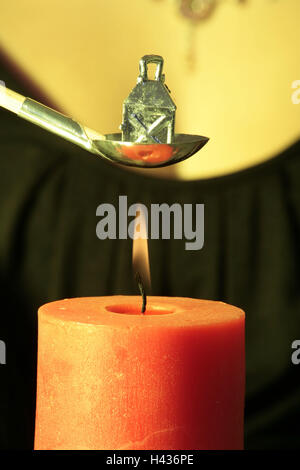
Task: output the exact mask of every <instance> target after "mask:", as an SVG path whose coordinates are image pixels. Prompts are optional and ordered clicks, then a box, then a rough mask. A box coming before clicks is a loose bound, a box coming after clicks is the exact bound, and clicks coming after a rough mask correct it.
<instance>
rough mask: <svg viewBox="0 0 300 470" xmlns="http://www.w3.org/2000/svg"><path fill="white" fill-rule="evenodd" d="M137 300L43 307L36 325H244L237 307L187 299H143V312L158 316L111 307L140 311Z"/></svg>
mask: <svg viewBox="0 0 300 470" xmlns="http://www.w3.org/2000/svg"><path fill="white" fill-rule="evenodd" d="M141 304H142V301H141V297H140V296H121V295H114V296H103V297H100V296H99V297H75V298H69V299H62V300H56V301H53V302H49V303H46V304H44V305H42V306H41V307H40V308H39V311H38V315H39V321H41V320H43V321H48V322H60V321H61V322H63V323H64V324H66V323H68V324H80V325H86V326H91V325H94V326H97V327H104V326H109V327H116V328H128V327H129V328H132V327H155V326H159V327H160V328H161V327H164V326H165V327H169V328H170V327H178V326H180V327H189V326H193V327H197V326H199V327H205V326H207V327H208V326H215V325H220V324H230V323H234V322H237V321H238V322H240V321H244V317H245V313H244V311H243V310H242V309H240V308H239V307H235V306H233V305H230V304H227V303H224V302H221V301H215V300H204V299H193V298H189V297H159V296H148V297H147V309H150V310H151V309H152V310H153V309H158V310H160V311H163V313H162V314H156V313H155V314H148V315H147V309H146V312H145V314H142V313H140V314H136V313H135V314H133V313H132V312H131V313H123V312H122V313H116V312H114V311H111V310H109V309H111V308H112V307H116V306H120V305H124V306H128V307H130V308H131V307H132V308H133V307H134V309H135V310H137V308H141Z"/></svg>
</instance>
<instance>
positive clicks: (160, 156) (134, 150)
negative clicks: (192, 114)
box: [92, 133, 209, 168]
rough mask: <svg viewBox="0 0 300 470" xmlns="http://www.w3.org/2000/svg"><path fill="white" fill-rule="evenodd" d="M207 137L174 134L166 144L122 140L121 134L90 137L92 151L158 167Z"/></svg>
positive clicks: (179, 157) (123, 161) (182, 156)
mask: <svg viewBox="0 0 300 470" xmlns="http://www.w3.org/2000/svg"><path fill="white" fill-rule="evenodd" d="M208 140H209V139H208V138H207V137H203V136H199V135H189V134H175V136H174V139H173V142H172V143H169V144H163V143H162V144H157V143H153V144H152V143H144V144H140V143H135V142H124V141H122V134H121V133H116V134H106V135H104V136H103V138H101V139H100V140H98V139H95V140H93V141H92V142H93V147H92V148H93V150H92V151H93V153H96V154H98V155H100V156H102V157H104V158H106V159H108V160H111V161H113V162H117V163H120V164H122V165H127V166H135V167H141V168H158V167H163V166H168V165H173V164H174V163H178V162H181V161H183V160H185V159H186V158H189V157H191V156H192V155H194V154H195V153H196V152H198V150H200V149H201V148H202V147H203V146H204V145H205V144H206V143H207V142H208Z"/></svg>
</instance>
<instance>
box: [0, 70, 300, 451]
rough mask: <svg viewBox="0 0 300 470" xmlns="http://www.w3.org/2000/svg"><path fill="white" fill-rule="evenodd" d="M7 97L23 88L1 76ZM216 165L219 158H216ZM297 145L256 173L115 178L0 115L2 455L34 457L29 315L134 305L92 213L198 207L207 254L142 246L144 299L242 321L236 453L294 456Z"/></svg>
mask: <svg viewBox="0 0 300 470" xmlns="http://www.w3.org/2000/svg"><path fill="white" fill-rule="evenodd" d="M0 79H2V80H4V81H5V82H6V84H7V86H8V87H9V88H12V89H15V90H19V91H21V92H23V93H25V94H26V89H24V88H23V87H22V85H21V84H20V83H17V82H16V80H15V79H14V78H13V77H12V76H10V75H9V73H8V72H7V71H5V69H4V67H2V69H1V66H0ZM224 158H225V157H224ZM299 182H300V142H297V143H295V144H294V145H293V146H292V147H290V148H288V149H287V150H286V151H284V152H283V153H282V154H281V155H278V156H276V157H274V158H273V159H271V160H270V161H268V162H267V163H265V164H262V165H258V166H255V167H254V168H251V169H249V170H246V171H242V172H238V173H235V174H233V175H229V176H224V177H220V178H213V179H208V180H199V181H194V182H179V181H165V180H156V179H153V178H151V177H143V176H137V175H135V174H133V173H130V172H127V170H126V169H123V168H119V167H114V166H112V165H110V164H108V163H105V162H103V161H101V160H99V159H98V158H97V157H95V156H93V155H91V154H88V153H86V152H85V151H83V150H81V149H79V148H78V147H75V146H73V145H72V144H69V143H68V142H65V141H63V140H61V139H59V138H57V137H55V136H52V135H50V134H48V133H47V132H45V131H43V130H41V129H39V128H37V127H36V126H34V125H32V124H29V123H26V122H25V121H22V120H21V119H19V118H18V117H16V116H14V115H12V114H11V113H9V112H7V111H5V110H2V109H0V223H1V230H0V290H1V313H0V339H2V340H5V342H6V344H7V364H6V365H2V366H0V448H3V449H9V448H18V449H26V448H27V449H29V448H32V445H33V430H34V406H35V403H34V399H35V371H36V329H37V314H36V311H37V308H38V306H40V305H41V304H43V303H45V302H48V301H52V300H56V299H60V298H64V297H75V296H90V295H110V294H137V292H138V291H137V288H136V286H135V285H134V282H133V279H132V275H131V269H132V268H131V245H132V241H131V239H128V240H105V241H100V240H99V239H98V238H97V237H96V232H95V228H96V223H97V221H98V219H97V218H96V208H97V206H98V205H99V204H101V203H104V202H109V203H113V204H115V205H116V206H117V205H118V197H119V195H127V196H128V204H132V203H135V202H143V203H145V204H146V205H147V207H148V208H149V207H150V203H162V202H166V203H168V204H172V203H174V202H180V203H193V204H196V203H198V204H199V203H204V204H205V243H204V248H203V249H202V250H200V251H186V250H185V249H184V243H185V240H172V239H171V240H152V241H151V240H150V261H151V273H152V283H153V289H152V294H153V295H166V296H188V297H196V298H207V299H214V300H223V301H225V302H228V303H231V304H233V305H236V306H239V307H241V308H243V309H244V310H245V311H246V356H247V393H246V422H245V433H246V448H256V449H258V448H263V449H264V448H265V449H272V448H277V449H278V448H284V449H287V448H300V428H299V422H300V365H299V366H295V365H293V364H292V363H291V353H292V349H291V343H292V342H293V341H294V340H295V339H300V318H299V315H300V289H299V279H300V276H299V274H300V273H299V271H300V256H299V251H300V245H299V240H300V238H299V232H300V185H299Z"/></svg>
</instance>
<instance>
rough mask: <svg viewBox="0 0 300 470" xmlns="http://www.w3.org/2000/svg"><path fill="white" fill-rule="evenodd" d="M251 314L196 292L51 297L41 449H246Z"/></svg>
mask: <svg viewBox="0 0 300 470" xmlns="http://www.w3.org/2000/svg"><path fill="white" fill-rule="evenodd" d="M244 317H245V316H244V312H243V311H242V310H240V309H239V308H237V307H233V306H231V305H228V304H225V303H222V302H214V301H206V300H198V299H188V298H171V297H148V303H147V309H146V312H145V314H141V298H140V297H135V296H132V297H130V296H128V297H127V296H126V297H125V296H112V297H88V298H75V299H65V300H60V301H56V302H51V303H48V304H46V305H43V306H42V307H41V308H40V309H39V322H38V374H37V406H36V430H35V449H53V450H54V449H67V450H68V449H98V450H100V449H110V450H112V449H113V450H120V449H147V450H152V449H154V450H165V449H167V450H172V449H175V450H188V449H194V450H197V449H242V448H243V416H244V387H245V357H244V320H245V318H244Z"/></svg>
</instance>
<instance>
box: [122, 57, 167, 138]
mask: <svg viewBox="0 0 300 470" xmlns="http://www.w3.org/2000/svg"><path fill="white" fill-rule="evenodd" d="M149 63H155V64H157V67H156V72H155V79H154V80H149V79H148V64H149ZM163 63H164V59H163V58H162V57H161V56H159V55H145V56H143V57H142V58H141V60H140V62H139V68H140V74H139V76H138V79H137V85H136V86H135V87H134V88H133V90H132V92H131V93H130V95H129V96H128V98H127V99H126V100H125V101H124V104H123V122H122V124H121V126H120V128H121V130H122V140H123V141H126V142H136V143H158V144H160V143H167V144H170V143H172V142H173V139H174V128H175V110H176V105H175V103H174V102H173V101H172V99H171V97H170V94H169V91H168V88H167V86H166V85H165V84H164V81H165V75H164V74H163V73H162V69H163Z"/></svg>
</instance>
